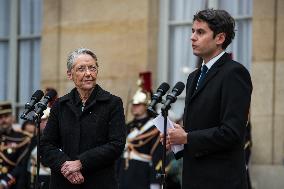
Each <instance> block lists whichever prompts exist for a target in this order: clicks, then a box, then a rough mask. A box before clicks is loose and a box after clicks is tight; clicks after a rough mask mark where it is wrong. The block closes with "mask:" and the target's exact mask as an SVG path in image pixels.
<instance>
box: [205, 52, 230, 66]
mask: <svg viewBox="0 0 284 189" xmlns="http://www.w3.org/2000/svg"><path fill="white" fill-rule="evenodd" d="M224 53H225V51H222V52H221V53H220V54H218V55H217V56H215V57H214V58H212V59H211V60H209V62H207V63H206V66H207V68H208V70H209V69H210V68H211V67H212V66H213V64H214V63H215V62H217V60H218V59H219V58H220V57H221V56H222V55H223V54H224ZM204 64H205V63H204V60H203V62H202V66H203V65H204Z"/></svg>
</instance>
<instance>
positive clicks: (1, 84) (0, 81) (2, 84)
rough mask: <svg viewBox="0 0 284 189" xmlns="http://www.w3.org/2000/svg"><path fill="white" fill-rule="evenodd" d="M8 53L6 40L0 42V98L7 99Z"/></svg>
mask: <svg viewBox="0 0 284 189" xmlns="http://www.w3.org/2000/svg"><path fill="white" fill-rule="evenodd" d="M8 55H9V48H8V42H0V89H1V90H0V100H7V99H8V97H7V92H8V82H7V81H8V73H9V71H8V62H9V60H8Z"/></svg>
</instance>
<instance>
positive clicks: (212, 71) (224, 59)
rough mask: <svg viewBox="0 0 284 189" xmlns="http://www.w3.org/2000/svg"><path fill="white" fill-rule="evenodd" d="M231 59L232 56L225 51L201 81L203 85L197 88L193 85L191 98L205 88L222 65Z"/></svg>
mask: <svg viewBox="0 0 284 189" xmlns="http://www.w3.org/2000/svg"><path fill="white" fill-rule="evenodd" d="M230 59H231V58H230V56H229V55H228V54H227V53H225V54H224V55H223V56H221V57H220V58H219V60H217V62H215V63H214V64H213V66H212V67H211V68H210V69H209V71H208V73H207V75H206V77H205V79H204V81H203V82H202V83H201V85H200V86H199V87H198V89H197V90H195V86H191V88H192V87H193V90H194V92H193V94H192V93H191V94H192V96H191V100H192V99H193V98H194V97H196V96H197V95H198V94H199V93H200V92H201V91H202V90H203V88H204V87H205V86H206V85H207V84H208V82H210V80H212V79H213V78H214V77H215V76H216V74H217V73H218V71H219V70H220V68H221V66H222V65H223V64H224V63H225V62H227V61H228V60H230Z"/></svg>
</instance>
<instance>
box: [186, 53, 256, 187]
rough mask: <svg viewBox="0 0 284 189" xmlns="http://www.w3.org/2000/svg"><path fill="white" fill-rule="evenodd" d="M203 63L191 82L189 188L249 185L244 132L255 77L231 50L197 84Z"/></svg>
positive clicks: (188, 87) (188, 96)
mask: <svg viewBox="0 0 284 189" xmlns="http://www.w3.org/2000/svg"><path fill="white" fill-rule="evenodd" d="M199 74H200V69H198V70H196V71H194V72H193V73H191V74H190V75H189V77H188V80H187V85H186V100H185V110H184V125H185V130H186V132H188V133H189V134H188V137H187V141H188V143H187V144H186V145H185V146H184V151H183V180H182V182H183V183H182V186H183V189H185V188H186V189H195V188H196V189H197V188H198V189H208V188H210V189H215V188H216V189H245V188H247V183H246V171H245V156H244V150H243V148H244V133H245V125H246V121H247V118H248V111H249V106H250V100H251V92H252V83H251V78H250V74H249V72H248V71H247V69H246V68H245V67H244V66H242V65H241V64H240V63H237V62H235V61H233V60H231V58H230V56H229V55H228V54H227V53H225V54H224V55H222V56H221V58H220V59H219V60H217V62H215V64H213V66H212V67H211V68H210V69H209V70H208V72H207V75H206V78H205V80H204V81H203V83H201V85H200V86H199V88H198V89H197V90H195V87H196V83H197V80H198V77H199Z"/></svg>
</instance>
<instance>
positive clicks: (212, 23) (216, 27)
mask: <svg viewBox="0 0 284 189" xmlns="http://www.w3.org/2000/svg"><path fill="white" fill-rule="evenodd" d="M195 20H198V21H204V22H206V23H207V24H208V26H209V28H210V29H211V30H212V31H213V38H215V37H216V35H217V34H219V33H225V35H226V37H225V41H224V43H223V44H222V49H226V48H227V47H228V45H229V44H230V43H231V42H232V40H233V39H234V37H235V20H234V19H233V17H232V16H231V15H230V14H229V13H228V12H227V11H225V10H214V9H205V10H202V11H199V12H198V13H196V14H195V15H194V17H193V21H195Z"/></svg>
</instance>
